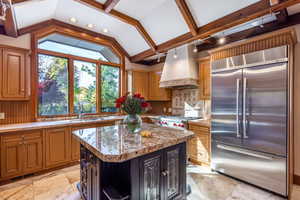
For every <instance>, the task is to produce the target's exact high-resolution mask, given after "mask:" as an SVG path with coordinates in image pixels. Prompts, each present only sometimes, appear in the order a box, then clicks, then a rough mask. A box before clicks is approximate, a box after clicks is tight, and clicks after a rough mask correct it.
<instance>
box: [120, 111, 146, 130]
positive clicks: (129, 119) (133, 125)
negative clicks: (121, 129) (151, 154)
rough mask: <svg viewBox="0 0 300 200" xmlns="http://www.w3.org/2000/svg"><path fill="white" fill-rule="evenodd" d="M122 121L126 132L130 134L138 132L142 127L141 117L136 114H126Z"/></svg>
mask: <svg viewBox="0 0 300 200" xmlns="http://www.w3.org/2000/svg"><path fill="white" fill-rule="evenodd" d="M123 123H124V124H125V125H126V128H127V130H128V132H129V133H131V134H136V133H138V132H139V131H140V130H141V128H142V118H141V116H139V115H137V114H133V115H127V116H126V117H125V118H124V120H123Z"/></svg>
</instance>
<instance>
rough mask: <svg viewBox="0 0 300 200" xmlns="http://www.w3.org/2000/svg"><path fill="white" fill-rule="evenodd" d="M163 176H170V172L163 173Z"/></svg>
mask: <svg viewBox="0 0 300 200" xmlns="http://www.w3.org/2000/svg"><path fill="white" fill-rule="evenodd" d="M161 174H162V175H163V176H168V174H169V172H168V171H167V170H166V171H163V172H162V173H161Z"/></svg>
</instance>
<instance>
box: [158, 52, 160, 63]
mask: <svg viewBox="0 0 300 200" xmlns="http://www.w3.org/2000/svg"><path fill="white" fill-rule="evenodd" d="M157 62H158V63H160V53H157Z"/></svg>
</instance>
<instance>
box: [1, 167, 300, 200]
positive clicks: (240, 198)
mask: <svg viewBox="0 0 300 200" xmlns="http://www.w3.org/2000/svg"><path fill="white" fill-rule="evenodd" d="M187 172H188V177H187V181H188V183H189V184H190V186H191V188H192V194H190V195H189V197H188V200H282V199H283V198H281V197H278V196H276V195H273V194H270V193H268V192H266V191H263V190H260V189H257V188H255V187H252V186H249V185H247V184H244V183H241V182H238V181H235V180H232V179H230V178H227V177H225V176H222V175H219V174H216V173H214V172H211V171H210V170H209V169H207V168H203V167H198V166H192V165H191V166H189V167H188V170H187ZM78 181H79V166H78V165H77V166H73V167H69V168H65V169H61V170H57V171H54V172H50V173H47V174H44V175H40V176H35V177H29V178H25V179H22V180H20V181H17V182H14V183H11V184H8V185H3V186H0V200H80V195H79V193H78V191H77V189H76V183H77V182H78ZM292 200H300V186H295V189H294V193H293V196H292Z"/></svg>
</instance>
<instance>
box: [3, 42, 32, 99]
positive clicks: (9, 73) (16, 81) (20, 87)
mask: <svg viewBox="0 0 300 200" xmlns="http://www.w3.org/2000/svg"><path fill="white" fill-rule="evenodd" d="M28 61H29V51H27V50H22V49H17V48H13V47H11V48H10V47H9V48H6V47H2V48H1V49H0V71H1V73H0V100H4V101H25V100H29V95H30V87H29V86H30V80H29V75H30V66H29V64H28Z"/></svg>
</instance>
